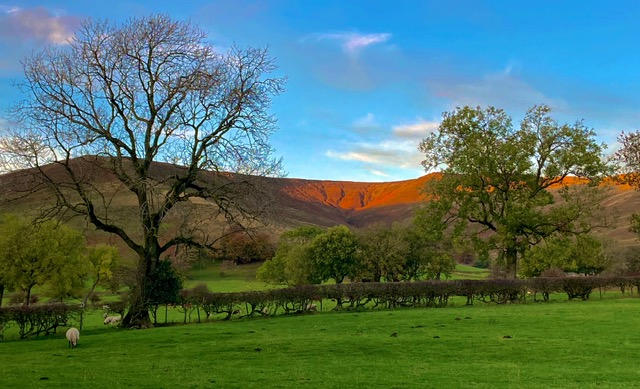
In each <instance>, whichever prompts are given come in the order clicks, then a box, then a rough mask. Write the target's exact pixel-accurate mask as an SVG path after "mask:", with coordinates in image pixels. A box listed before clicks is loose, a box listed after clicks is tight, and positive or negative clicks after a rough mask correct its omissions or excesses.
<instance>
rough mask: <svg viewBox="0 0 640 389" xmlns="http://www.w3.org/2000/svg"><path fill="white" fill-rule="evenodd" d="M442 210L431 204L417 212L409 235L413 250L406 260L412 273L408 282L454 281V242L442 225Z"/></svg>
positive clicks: (436, 203) (435, 203) (444, 224)
mask: <svg viewBox="0 0 640 389" xmlns="http://www.w3.org/2000/svg"><path fill="white" fill-rule="evenodd" d="M439 206H440V203H438V202H431V203H428V204H427V205H425V206H423V207H421V208H418V209H417V211H416V215H415V217H414V219H413V224H412V228H411V229H410V230H408V232H407V235H406V239H407V240H408V242H409V248H410V249H409V253H408V255H407V259H406V262H407V264H406V267H407V269H408V270H410V272H409V273H408V277H406V279H419V278H427V279H437V280H439V279H441V278H442V277H443V276H444V277H446V278H449V277H451V274H452V273H453V271H454V270H455V267H456V262H455V259H454V254H455V248H454V241H453V237H452V236H451V231H450V230H447V224H446V222H444V221H443V218H444V209H442V208H438V207H439Z"/></svg>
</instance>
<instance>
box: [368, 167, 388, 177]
mask: <svg viewBox="0 0 640 389" xmlns="http://www.w3.org/2000/svg"><path fill="white" fill-rule="evenodd" d="M369 173H371V174H373V175H374V176H378V177H383V178H389V177H391V176H390V175H389V174H387V173H385V172H382V171H380V170H376V169H369Z"/></svg>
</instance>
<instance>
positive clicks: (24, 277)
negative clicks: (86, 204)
mask: <svg viewBox="0 0 640 389" xmlns="http://www.w3.org/2000/svg"><path fill="white" fill-rule="evenodd" d="M0 236H1V237H0V263H1V265H0V267H1V268H2V269H3V272H2V274H3V280H4V281H5V282H6V283H7V284H8V285H11V286H12V287H14V288H16V289H18V290H22V291H24V292H26V294H27V295H26V300H25V301H26V302H27V304H28V301H29V297H30V294H31V290H32V289H33V287H34V286H36V285H46V286H47V288H46V292H47V294H48V295H50V296H51V297H54V298H56V299H60V300H61V299H63V298H65V297H68V296H74V297H77V296H79V295H80V294H81V293H82V290H83V287H84V284H83V282H82V278H81V276H82V274H84V272H85V267H84V262H83V255H82V250H83V249H84V237H83V236H82V234H81V233H80V232H79V231H76V230H73V229H71V228H69V227H67V226H65V225H63V224H57V223H55V222H53V221H48V222H43V223H40V224H36V223H33V222H31V221H29V220H26V219H22V218H18V217H15V216H10V215H9V216H5V217H4V218H3V220H2V221H1V222H0Z"/></svg>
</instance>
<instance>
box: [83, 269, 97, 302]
mask: <svg viewBox="0 0 640 389" xmlns="http://www.w3.org/2000/svg"><path fill="white" fill-rule="evenodd" d="M98 282H100V276H97V277H96V281H95V282H94V283H93V285H91V289H90V290H89V292H87V294H86V295H85V296H84V298H83V299H82V307H83V308H86V306H87V300H89V296H91V294H92V293H93V291H94V290H96V286H97V285H98Z"/></svg>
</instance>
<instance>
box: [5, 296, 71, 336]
mask: <svg viewBox="0 0 640 389" xmlns="http://www.w3.org/2000/svg"><path fill="white" fill-rule="evenodd" d="M82 311H83V310H82V308H81V307H80V305H66V304H46V305H17V306H11V307H5V308H0V340H2V339H4V332H5V331H6V330H7V328H9V327H10V326H11V325H17V326H18V333H19V334H20V339H24V338H27V337H29V336H38V335H49V334H52V333H56V330H57V329H58V327H64V326H67V325H68V323H69V322H70V321H71V320H74V321H76V322H79V323H82ZM80 326H82V324H80Z"/></svg>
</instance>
